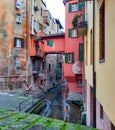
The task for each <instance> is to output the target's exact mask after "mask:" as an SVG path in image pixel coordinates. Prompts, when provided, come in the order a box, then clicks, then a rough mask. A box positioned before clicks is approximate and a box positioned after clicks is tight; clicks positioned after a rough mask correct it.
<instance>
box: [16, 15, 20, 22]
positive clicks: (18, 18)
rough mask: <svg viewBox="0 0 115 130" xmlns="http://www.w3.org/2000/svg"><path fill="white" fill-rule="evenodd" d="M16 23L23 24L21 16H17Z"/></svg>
mask: <svg viewBox="0 0 115 130" xmlns="http://www.w3.org/2000/svg"><path fill="white" fill-rule="evenodd" d="M16 23H18V24H21V15H20V14H16Z"/></svg>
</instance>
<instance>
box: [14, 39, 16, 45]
mask: <svg viewBox="0 0 115 130" xmlns="http://www.w3.org/2000/svg"><path fill="white" fill-rule="evenodd" d="M14 47H16V37H14Z"/></svg>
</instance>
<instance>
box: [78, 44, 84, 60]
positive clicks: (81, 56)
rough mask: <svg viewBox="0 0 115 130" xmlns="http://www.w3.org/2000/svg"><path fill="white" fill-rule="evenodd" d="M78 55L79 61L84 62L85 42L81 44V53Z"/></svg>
mask: <svg viewBox="0 0 115 130" xmlns="http://www.w3.org/2000/svg"><path fill="white" fill-rule="evenodd" d="M78 56H79V61H80V62H83V60H84V43H80V44H79V54H78Z"/></svg>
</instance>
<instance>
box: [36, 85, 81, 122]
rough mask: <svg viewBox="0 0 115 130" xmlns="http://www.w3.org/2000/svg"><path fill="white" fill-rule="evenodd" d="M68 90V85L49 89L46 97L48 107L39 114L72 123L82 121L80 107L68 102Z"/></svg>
mask: <svg viewBox="0 0 115 130" xmlns="http://www.w3.org/2000/svg"><path fill="white" fill-rule="evenodd" d="M68 92H69V89H68V86H67V85H64V86H61V87H58V88H55V89H53V90H51V91H49V92H48V93H47V94H46V96H45V97H44V99H45V100H46V107H45V109H43V110H42V111H41V113H39V115H42V116H47V117H50V118H54V119H60V120H64V121H67V122H71V123H80V108H79V106H77V105H75V104H73V103H71V102H69V103H68V102H67V99H66V98H67V95H68Z"/></svg>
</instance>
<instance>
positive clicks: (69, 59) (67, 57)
mask: <svg viewBox="0 0 115 130" xmlns="http://www.w3.org/2000/svg"><path fill="white" fill-rule="evenodd" d="M65 62H66V63H73V62H74V53H73V52H72V53H65Z"/></svg>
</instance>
